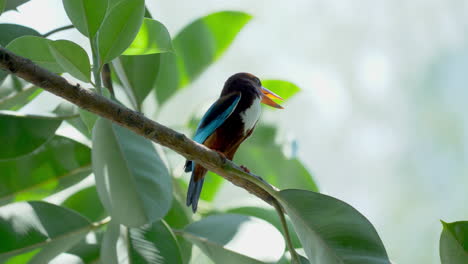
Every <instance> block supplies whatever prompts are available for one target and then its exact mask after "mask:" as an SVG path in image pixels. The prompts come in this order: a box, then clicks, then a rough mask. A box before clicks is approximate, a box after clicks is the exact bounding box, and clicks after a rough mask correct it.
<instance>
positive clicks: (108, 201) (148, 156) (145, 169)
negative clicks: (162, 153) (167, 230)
mask: <svg viewBox="0 0 468 264" xmlns="http://www.w3.org/2000/svg"><path fill="white" fill-rule="evenodd" d="M92 159H93V171H94V175H95V177H96V186H97V190H98V193H99V197H100V198H101V201H102V203H103V205H104V208H106V210H107V212H108V213H109V214H110V216H111V217H112V219H114V220H116V221H118V222H119V223H122V224H124V225H127V226H135V227H137V226H141V225H143V224H146V223H151V222H154V221H156V220H158V219H161V218H162V217H164V216H165V215H166V214H167V212H168V211H169V209H170V207H171V202H172V183H171V180H172V179H171V176H170V175H169V173H168V171H167V169H166V167H165V165H164V163H163V162H162V160H161V159H160V157H159V155H158V153H157V152H156V150H155V148H154V146H153V145H152V143H151V141H149V140H147V139H145V138H143V137H141V136H139V135H137V134H135V133H133V132H132V131H130V130H128V129H126V128H123V127H120V126H118V125H115V124H112V123H111V122H110V121H108V120H106V119H101V118H100V119H98V120H97V121H96V124H95V125H94V129H93V149H92Z"/></svg>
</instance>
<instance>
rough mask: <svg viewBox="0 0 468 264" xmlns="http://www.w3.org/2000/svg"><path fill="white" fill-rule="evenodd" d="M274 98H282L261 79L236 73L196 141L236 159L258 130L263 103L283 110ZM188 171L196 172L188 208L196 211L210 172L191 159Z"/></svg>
mask: <svg viewBox="0 0 468 264" xmlns="http://www.w3.org/2000/svg"><path fill="white" fill-rule="evenodd" d="M272 98H276V99H282V98H281V97H279V96H278V95H276V94H275V93H273V92H272V91H270V90H268V89H267V88H265V87H263V86H262V83H261V82H260V79H258V78H257V77H255V76H254V75H252V74H250V73H237V74H234V75H233V76H231V77H229V79H228V80H227V81H226V83H225V84H224V87H223V90H222V92H221V95H220V97H219V99H218V100H217V101H216V102H215V103H214V104H213V105H212V106H211V107H210V108H209V109H208V111H207V112H206V113H205V115H204V116H203V117H202V119H201V121H200V123H199V124H198V127H197V130H196V132H195V136H194V137H193V140H194V141H196V142H198V143H200V144H203V145H205V146H207V147H208V148H210V149H213V150H216V151H217V152H219V153H221V154H222V155H224V156H226V158H228V159H230V160H232V159H233V157H234V154H235V153H236V151H237V148H238V147H239V146H240V144H241V143H242V142H243V141H244V140H245V139H247V138H248V137H249V136H250V135H251V134H252V132H253V130H254V129H255V125H256V124H257V121H258V119H259V117H260V112H261V107H260V103H264V104H266V105H269V106H272V107H275V108H280V109H282V108H283V107H281V106H280V105H279V104H277V103H275V102H274V101H273V100H272ZM243 168H244V169H245V170H246V168H245V167H243ZM185 172H192V177H191V178H190V183H189V187H188V191H187V206H190V205H191V206H192V211H193V212H196V211H197V205H198V199H199V198H200V193H201V190H202V186H203V181H204V176H205V174H206V172H207V170H206V169H205V168H203V167H202V166H200V165H198V164H195V162H192V161H190V160H188V161H187V162H186V163H185Z"/></svg>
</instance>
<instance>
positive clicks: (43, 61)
mask: <svg viewBox="0 0 468 264" xmlns="http://www.w3.org/2000/svg"><path fill="white" fill-rule="evenodd" d="M50 42H51V41H50V40H48V39H45V38H41V37H35V36H23V37H19V38H17V39H14V40H13V41H11V42H10V44H8V45H7V46H6V48H7V49H8V50H10V51H11V52H13V53H15V54H17V55H20V56H23V57H26V58H28V59H30V60H32V61H33V62H34V63H36V64H38V65H39V66H42V67H44V68H46V69H47V70H49V71H52V72H55V73H62V72H64V70H63V68H62V67H61V66H60V64H58V63H57V61H56V60H55V58H54V56H53V55H52V53H51V52H50V49H49V43H50Z"/></svg>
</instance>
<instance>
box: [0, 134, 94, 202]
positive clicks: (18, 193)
mask: <svg viewBox="0 0 468 264" xmlns="http://www.w3.org/2000/svg"><path fill="white" fill-rule="evenodd" d="M5 145H8V144H5ZM0 171H1V172H2V181H0V204H2V203H5V202H8V201H10V200H16V201H20V200H26V199H29V200H37V199H42V198H44V197H46V196H49V195H51V194H53V193H55V192H58V191H60V190H63V189H65V188H67V187H69V186H71V185H73V184H75V183H77V182H79V181H80V180H82V179H83V178H85V177H86V176H88V175H89V174H90V173H91V151H90V149H89V148H88V147H86V146H84V145H82V144H80V143H77V142H75V141H72V140H70V139H68V138H64V137H60V136H54V138H52V139H51V140H50V141H48V142H47V143H46V144H45V145H43V146H41V147H40V148H39V149H38V150H37V151H35V152H34V154H30V155H26V156H23V157H21V158H17V159H10V160H5V161H0Z"/></svg>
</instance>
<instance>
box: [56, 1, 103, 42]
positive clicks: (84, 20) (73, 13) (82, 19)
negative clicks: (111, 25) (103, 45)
mask: <svg viewBox="0 0 468 264" xmlns="http://www.w3.org/2000/svg"><path fill="white" fill-rule="evenodd" d="M107 2H108V0H63V7H64V8H65V11H66V12H67V15H68V17H69V18H70V20H71V22H72V23H73V25H74V26H75V28H76V29H78V31H80V32H81V33H82V34H83V35H85V36H87V37H89V38H92V37H94V35H96V33H97V31H98V29H99V27H100V26H101V23H102V20H103V19H104V17H105V15H106V11H107Z"/></svg>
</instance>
